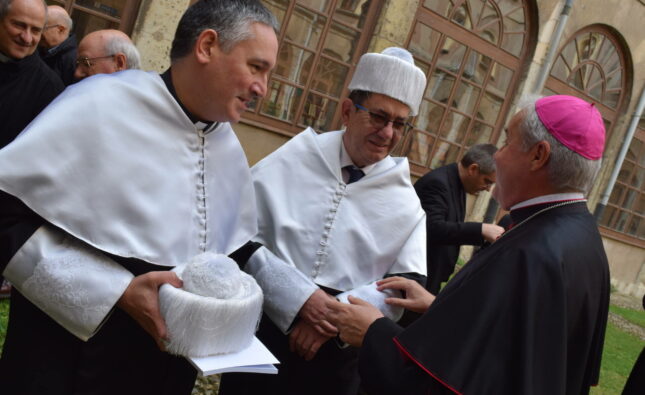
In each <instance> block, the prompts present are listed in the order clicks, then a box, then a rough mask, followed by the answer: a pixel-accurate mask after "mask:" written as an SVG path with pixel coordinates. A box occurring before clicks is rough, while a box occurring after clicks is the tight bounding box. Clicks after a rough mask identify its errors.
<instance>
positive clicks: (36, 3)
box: [0, 0, 46, 59]
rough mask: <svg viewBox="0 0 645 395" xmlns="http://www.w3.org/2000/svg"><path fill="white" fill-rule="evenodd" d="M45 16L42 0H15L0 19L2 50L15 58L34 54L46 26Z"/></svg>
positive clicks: (0, 48) (0, 50)
mask: <svg viewBox="0 0 645 395" xmlns="http://www.w3.org/2000/svg"><path fill="white" fill-rule="evenodd" d="M45 16H46V14H45V7H44V5H43V2H42V1H41V0H13V1H12V2H11V6H10V8H9V12H8V13H7V15H5V17H4V18H3V19H2V21H0V52H2V53H4V54H5V55H7V56H9V57H11V58H13V59H23V58H25V57H27V56H29V55H31V54H33V53H34V51H35V50H36V47H37V46H38V42H39V41H40V36H41V35H42V32H43V28H44V26H45Z"/></svg>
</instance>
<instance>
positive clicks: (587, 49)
mask: <svg viewBox="0 0 645 395" xmlns="http://www.w3.org/2000/svg"><path fill="white" fill-rule="evenodd" d="M617 36H618V34H617V33H614V32H613V31H612V30H611V29H610V28H608V27H605V26H603V25H592V26H588V27H585V28H584V29H582V30H580V31H578V32H577V33H576V34H574V35H573V37H572V38H571V39H570V40H569V41H567V42H566V43H565V44H564V45H563V46H562V49H561V50H560V53H559V54H558V56H557V57H556V58H555V61H554V62H553V67H552V68H551V74H550V76H549V78H548V79H547V81H546V84H545V87H544V94H546V95H552V94H567V95H572V96H577V97H580V98H582V99H585V100H588V101H592V102H594V103H596V105H597V106H598V109H599V110H600V112H601V114H602V116H603V119H604V120H605V127H606V129H607V141H609V138H610V137H611V134H612V131H613V126H614V124H615V122H616V119H617V118H618V116H619V115H620V110H621V109H622V108H623V106H624V105H625V104H626V101H625V97H627V96H626V93H627V87H628V86H629V85H628V80H629V79H630V78H631V77H630V75H631V72H630V71H629V70H630V69H631V66H629V64H630V62H629V60H628V59H627V57H626V55H625V54H626V51H624V50H623V49H622V48H623V46H622V45H621V44H620V40H619V39H618V38H617Z"/></svg>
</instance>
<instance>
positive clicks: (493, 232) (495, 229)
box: [482, 224, 504, 243]
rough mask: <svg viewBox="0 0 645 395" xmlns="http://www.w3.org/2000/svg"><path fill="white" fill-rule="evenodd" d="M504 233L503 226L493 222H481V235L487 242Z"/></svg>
mask: <svg viewBox="0 0 645 395" xmlns="http://www.w3.org/2000/svg"><path fill="white" fill-rule="evenodd" d="M502 233H504V228H502V227H501V226H498V225H494V224H482V237H483V238H484V240H486V241H488V242H489V243H492V242H494V241H495V240H497V238H498V237H500V236H501V235H502Z"/></svg>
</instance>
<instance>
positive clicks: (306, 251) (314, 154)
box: [220, 48, 426, 394]
mask: <svg viewBox="0 0 645 395" xmlns="http://www.w3.org/2000/svg"><path fill="white" fill-rule="evenodd" d="M425 85H426V78H425V75H424V73H423V72H422V71H421V70H420V69H419V68H418V67H416V66H415V65H414V60H413V58H412V55H411V54H410V53H409V52H408V51H406V50H405V49H402V48H388V49H386V50H384V51H383V52H382V53H368V54H365V55H363V56H362V57H361V59H360V61H359V63H358V65H357V67H356V71H355V73H354V77H353V79H352V81H351V83H350V85H349V90H350V95H349V97H348V98H346V99H345V100H344V101H343V102H342V119H343V123H344V124H345V127H346V128H345V130H344V131H335V132H328V133H323V134H317V133H316V132H315V131H314V130H312V129H311V128H308V129H306V130H304V131H303V132H302V133H300V134H299V135H297V136H296V137H294V138H293V139H291V141H289V142H288V143H287V144H285V145H284V146H282V147H280V148H279V149H278V150H277V151H275V152H274V153H273V154H271V155H269V156H268V157H267V158H265V159H264V160H262V161H261V162H259V163H258V164H257V165H256V166H254V167H253V169H252V175H253V180H254V186H255V189H256V196H257V205H258V216H259V223H258V228H259V234H258V236H257V240H256V241H258V242H260V243H262V244H264V246H265V247H267V248H262V249H259V250H258V251H257V252H256V253H255V254H254V255H253V256H252V257H251V259H250V260H249V261H248V264H247V266H246V270H247V271H248V272H250V273H251V274H253V275H254V277H255V279H256V280H257V281H258V283H259V284H260V286H261V287H262V288H263V291H264V294H265V303H264V311H265V313H266V316H265V318H264V319H263V320H262V323H261V326H260V330H259V333H258V336H259V337H260V339H261V340H262V341H263V342H264V343H265V344H267V346H268V347H269V349H270V350H271V351H272V352H273V353H274V354H276V356H277V358H278V359H279V360H280V362H281V364H280V367H279V374H278V375H277V376H270V375H240V374H232V375H225V376H224V377H223V380H222V387H221V392H220V393H221V394H257V393H264V394H305V393H306V394H356V393H357V391H358V387H359V380H358V373H357V370H356V367H357V365H356V363H357V357H358V349H357V348H354V347H344V345H343V344H341V342H340V341H337V339H335V336H336V333H337V331H336V328H335V327H334V326H332V325H331V324H329V322H327V321H326V319H325V314H326V307H325V302H326V301H328V300H329V299H331V298H333V297H334V296H335V297H336V298H338V299H339V300H341V301H345V302H346V301H347V297H348V295H354V296H357V297H360V298H363V299H367V300H370V301H371V302H372V303H373V304H375V305H376V306H379V308H380V309H381V311H382V313H383V314H385V315H386V316H388V317H390V318H391V319H393V320H397V319H399V318H400V315H401V314H402V311H401V309H400V308H391V307H389V306H387V305H386V304H385V298H387V297H388V296H389V295H388V294H386V293H383V292H379V291H377V290H376V288H375V281H377V280H380V279H382V278H384V277H388V276H391V275H403V276H407V277H408V278H412V279H414V280H417V281H420V282H422V283H423V282H424V281H425V274H426V273H425V271H426V268H425V256H426V250H425V214H424V212H423V210H422V208H421V205H420V203H419V199H418V198H417V196H416V194H415V192H414V189H413V187H412V184H411V183H410V170H409V165H408V162H407V159H405V158H393V157H391V156H389V153H390V152H391V151H392V149H393V148H394V146H395V145H396V144H397V142H398V141H399V140H400V138H401V136H402V135H403V133H404V132H405V130H406V128H407V127H408V126H407V125H408V123H407V121H408V119H409V117H410V116H413V115H416V114H417V112H418V108H419V103H420V102H421V98H422V95H423V92H424V89H425ZM268 251H270V252H271V253H273V254H275V256H273V255H272V254H270V253H269V252H268ZM267 316H268V317H267Z"/></svg>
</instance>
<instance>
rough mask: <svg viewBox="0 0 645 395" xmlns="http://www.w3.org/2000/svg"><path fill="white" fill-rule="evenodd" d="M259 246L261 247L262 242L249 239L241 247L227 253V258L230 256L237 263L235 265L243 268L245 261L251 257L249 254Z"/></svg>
mask: <svg viewBox="0 0 645 395" xmlns="http://www.w3.org/2000/svg"><path fill="white" fill-rule="evenodd" d="M260 247H262V244H260V243H257V242H255V241H250V240H249V241H248V242H247V243H246V244H244V245H243V246H242V247H240V248H238V249H237V250H236V251H234V252H232V253H231V254H230V255H229V258H231V259H232V260H234V261H235V262H236V263H237V265H238V266H239V267H240V270H244V266H246V262H248V261H249V259H250V258H251V255H253V254H254V253H255V251H257V249H258V248H260Z"/></svg>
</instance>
